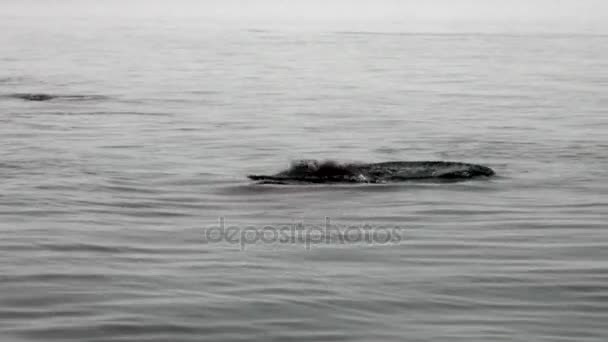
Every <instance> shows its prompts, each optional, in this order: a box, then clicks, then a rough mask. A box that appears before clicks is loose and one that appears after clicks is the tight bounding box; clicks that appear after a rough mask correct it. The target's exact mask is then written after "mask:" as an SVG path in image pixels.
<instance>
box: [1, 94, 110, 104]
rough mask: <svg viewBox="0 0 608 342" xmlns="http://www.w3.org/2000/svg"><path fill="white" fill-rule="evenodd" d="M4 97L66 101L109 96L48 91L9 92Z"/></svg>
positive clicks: (88, 99)
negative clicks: (50, 92)
mask: <svg viewBox="0 0 608 342" xmlns="http://www.w3.org/2000/svg"><path fill="white" fill-rule="evenodd" d="M4 97H8V98H13V99H21V100H25V101H37V102H42V101H51V100H66V101H94V100H104V99H106V98H107V97H106V96H103V95H59V94H47V93H14V94H8V95H5V96H4Z"/></svg>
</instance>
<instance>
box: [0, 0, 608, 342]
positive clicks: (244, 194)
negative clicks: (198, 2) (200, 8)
mask: <svg viewBox="0 0 608 342" xmlns="http://www.w3.org/2000/svg"><path fill="white" fill-rule="evenodd" d="M30 3H34V2H32V1H30ZM19 11H21V12H19ZM16 12H19V13H17V14H15V13H16ZM42 12H43V11H42ZM6 13H9V12H6ZM100 16H101V17H95V18H92V19H88V18H87V17H86V16H78V15H74V14H73V13H71V14H65V15H63V14H61V12H58V13H57V14H56V15H48V16H45V15H44V13H39V12H37V13H36V14H35V15H34V14H29V13H28V12H27V11H25V10H22V9H21V10H13V12H10V13H9V14H4V15H2V14H0V66H1V68H0V337H2V340H3V341H201V340H210V341H246V340H258V341H311V340H314V341H342V340H344V341H346V340H348V341H467V342H470V341H587V342H604V341H606V340H608V329H607V328H606V323H607V322H608V232H607V230H606V214H607V213H608V183H607V181H606V177H607V176H608V174H607V170H608V154H607V151H608V139H607V138H606V136H607V135H606V132H608V121H607V119H606V115H607V110H606V108H608V92H607V90H608V37H607V36H604V35H598V34H589V33H575V34H568V33H546V32H529V33H496V32H490V33H488V32H481V33H475V32H470V31H467V32H458V31H451V32H430V33H429V32H427V33H425V32H413V31H411V30H401V31H399V30H395V29H391V30H385V31H377V30H376V31H374V30H368V31H365V30H359V29H356V30H355V29H352V28H351V29H349V28H348V27H340V28H334V27H329V26H328V27H320V28H316V29H308V28H307V29H303V28H298V27H294V26H290V25H288V24H282V25H283V26H280V25H279V26H278V27H264V26H263V25H262V26H259V25H257V26H256V25H253V24H252V25H249V26H248V25H247V23H246V22H245V23H241V25H235V26H231V27H228V26H222V25H216V24H213V25H212V24H210V23H206V22H201V21H200V20H196V18H194V19H193V18H185V19H183V20H175V19H172V18H168V17H167V18H165V17H163V16H162V15H161V16H160V17H146V16H137V15H135V14H134V15H133V16H132V17H129V13H122V14H121V16H119V17H120V18H118V19H112V18H113V17H112V16H110V15H107V16H105V17H103V13H102V14H100ZM125 17H126V18H127V19H128V20H127V19H125ZM260 27H261V28H260ZM357 27H358V26H357ZM24 93H26V94H27V93H44V94H50V95H53V96H56V97H55V98H52V99H49V100H48V101H28V100H26V99H22V98H18V97H17V98H16V97H14V96H11V94H24ZM303 158H304V159H306V158H310V159H326V158H329V159H338V160H342V161H361V162H381V161H390V160H450V161H462V162H471V163H478V164H483V165H487V166H489V167H491V168H492V169H494V170H495V171H496V173H497V176H496V177H494V178H491V179H485V180H471V181H465V182H456V183H441V184H437V183H425V182H409V183H403V184H391V185H382V184H379V185H339V186H324V185H310V186H298V187H290V186H272V185H271V186H260V185H255V184H252V182H251V181H249V180H247V179H246V175H247V174H272V173H275V172H278V171H280V170H282V169H285V168H286V167H287V166H288V163H289V162H290V161H291V160H295V159H303ZM220 217H221V218H223V220H224V223H225V224H226V226H229V225H230V226H237V227H242V228H244V227H254V228H260V229H261V228H262V227H264V226H273V227H284V226H292V225H294V224H297V223H303V225H304V227H312V226H323V225H324V224H325V222H326V217H329V220H330V222H331V224H335V225H336V226H341V227H346V226H357V227H361V226H363V225H368V228H370V227H371V229H377V228H380V227H390V229H393V231H397V232H399V234H400V239H399V241H396V242H392V243H385V244H382V243H380V244H378V243H375V244H366V243H345V244H335V243H332V244H312V245H310V244H308V243H306V242H305V241H304V242H303V241H295V242H293V243H266V244H263V243H258V244H255V245H253V244H252V245H247V246H241V245H238V244H231V243H210V242H209V241H207V240H206V238H205V228H208V227H212V226H217V225H218V224H219V220H220ZM243 247H244V248H243ZM307 247H308V248H307Z"/></svg>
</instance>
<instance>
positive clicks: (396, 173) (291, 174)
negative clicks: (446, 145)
mask: <svg viewBox="0 0 608 342" xmlns="http://www.w3.org/2000/svg"><path fill="white" fill-rule="evenodd" d="M494 174H495V173H494V170H492V169H491V168H489V167H487V166H483V165H476V164H468V163H459V162H446V161H393V162H383V163H370V164H365V163H339V162H336V161H332V160H328V161H321V162H319V161H317V160H301V161H298V162H295V163H293V164H292V165H291V167H290V168H289V169H287V170H284V171H281V172H279V173H277V174H274V175H249V176H248V178H249V179H252V180H255V181H258V183H260V184H301V183H304V184H305V183H390V182H403V181H409V180H421V179H438V180H464V179H470V178H475V177H489V176H493V175H494Z"/></svg>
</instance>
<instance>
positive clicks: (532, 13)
mask: <svg viewBox="0 0 608 342" xmlns="http://www.w3.org/2000/svg"><path fill="white" fill-rule="evenodd" d="M0 12H2V13H5V14H4V15H20V16H23V15H27V16H57V15H64V14H67V15H76V16H85V17H86V16H88V17H107V16H113V17H130V16H142V17H156V16H158V17H167V18H171V17H194V18H196V17H199V18H201V19H205V20H211V21H213V22H215V23H219V24H221V23H225V24H234V25H239V26H251V27H265V26H269V27H271V26H273V25H275V26H277V27H284V26H294V27H319V28H328V29H353V30H366V29H368V30H377V29H382V28H384V29H386V30H391V31H410V30H414V31H450V30H461V31H484V30H489V31H511V30H515V31H524V32H525V31H549V32H572V33H581V32H586V33H602V34H604V33H608V30H607V28H608V24H607V23H606V22H607V21H608V1H606V0H105V1H99V0H53V1H52V0H2V1H0ZM1 15H2V14H0V16H1Z"/></svg>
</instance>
